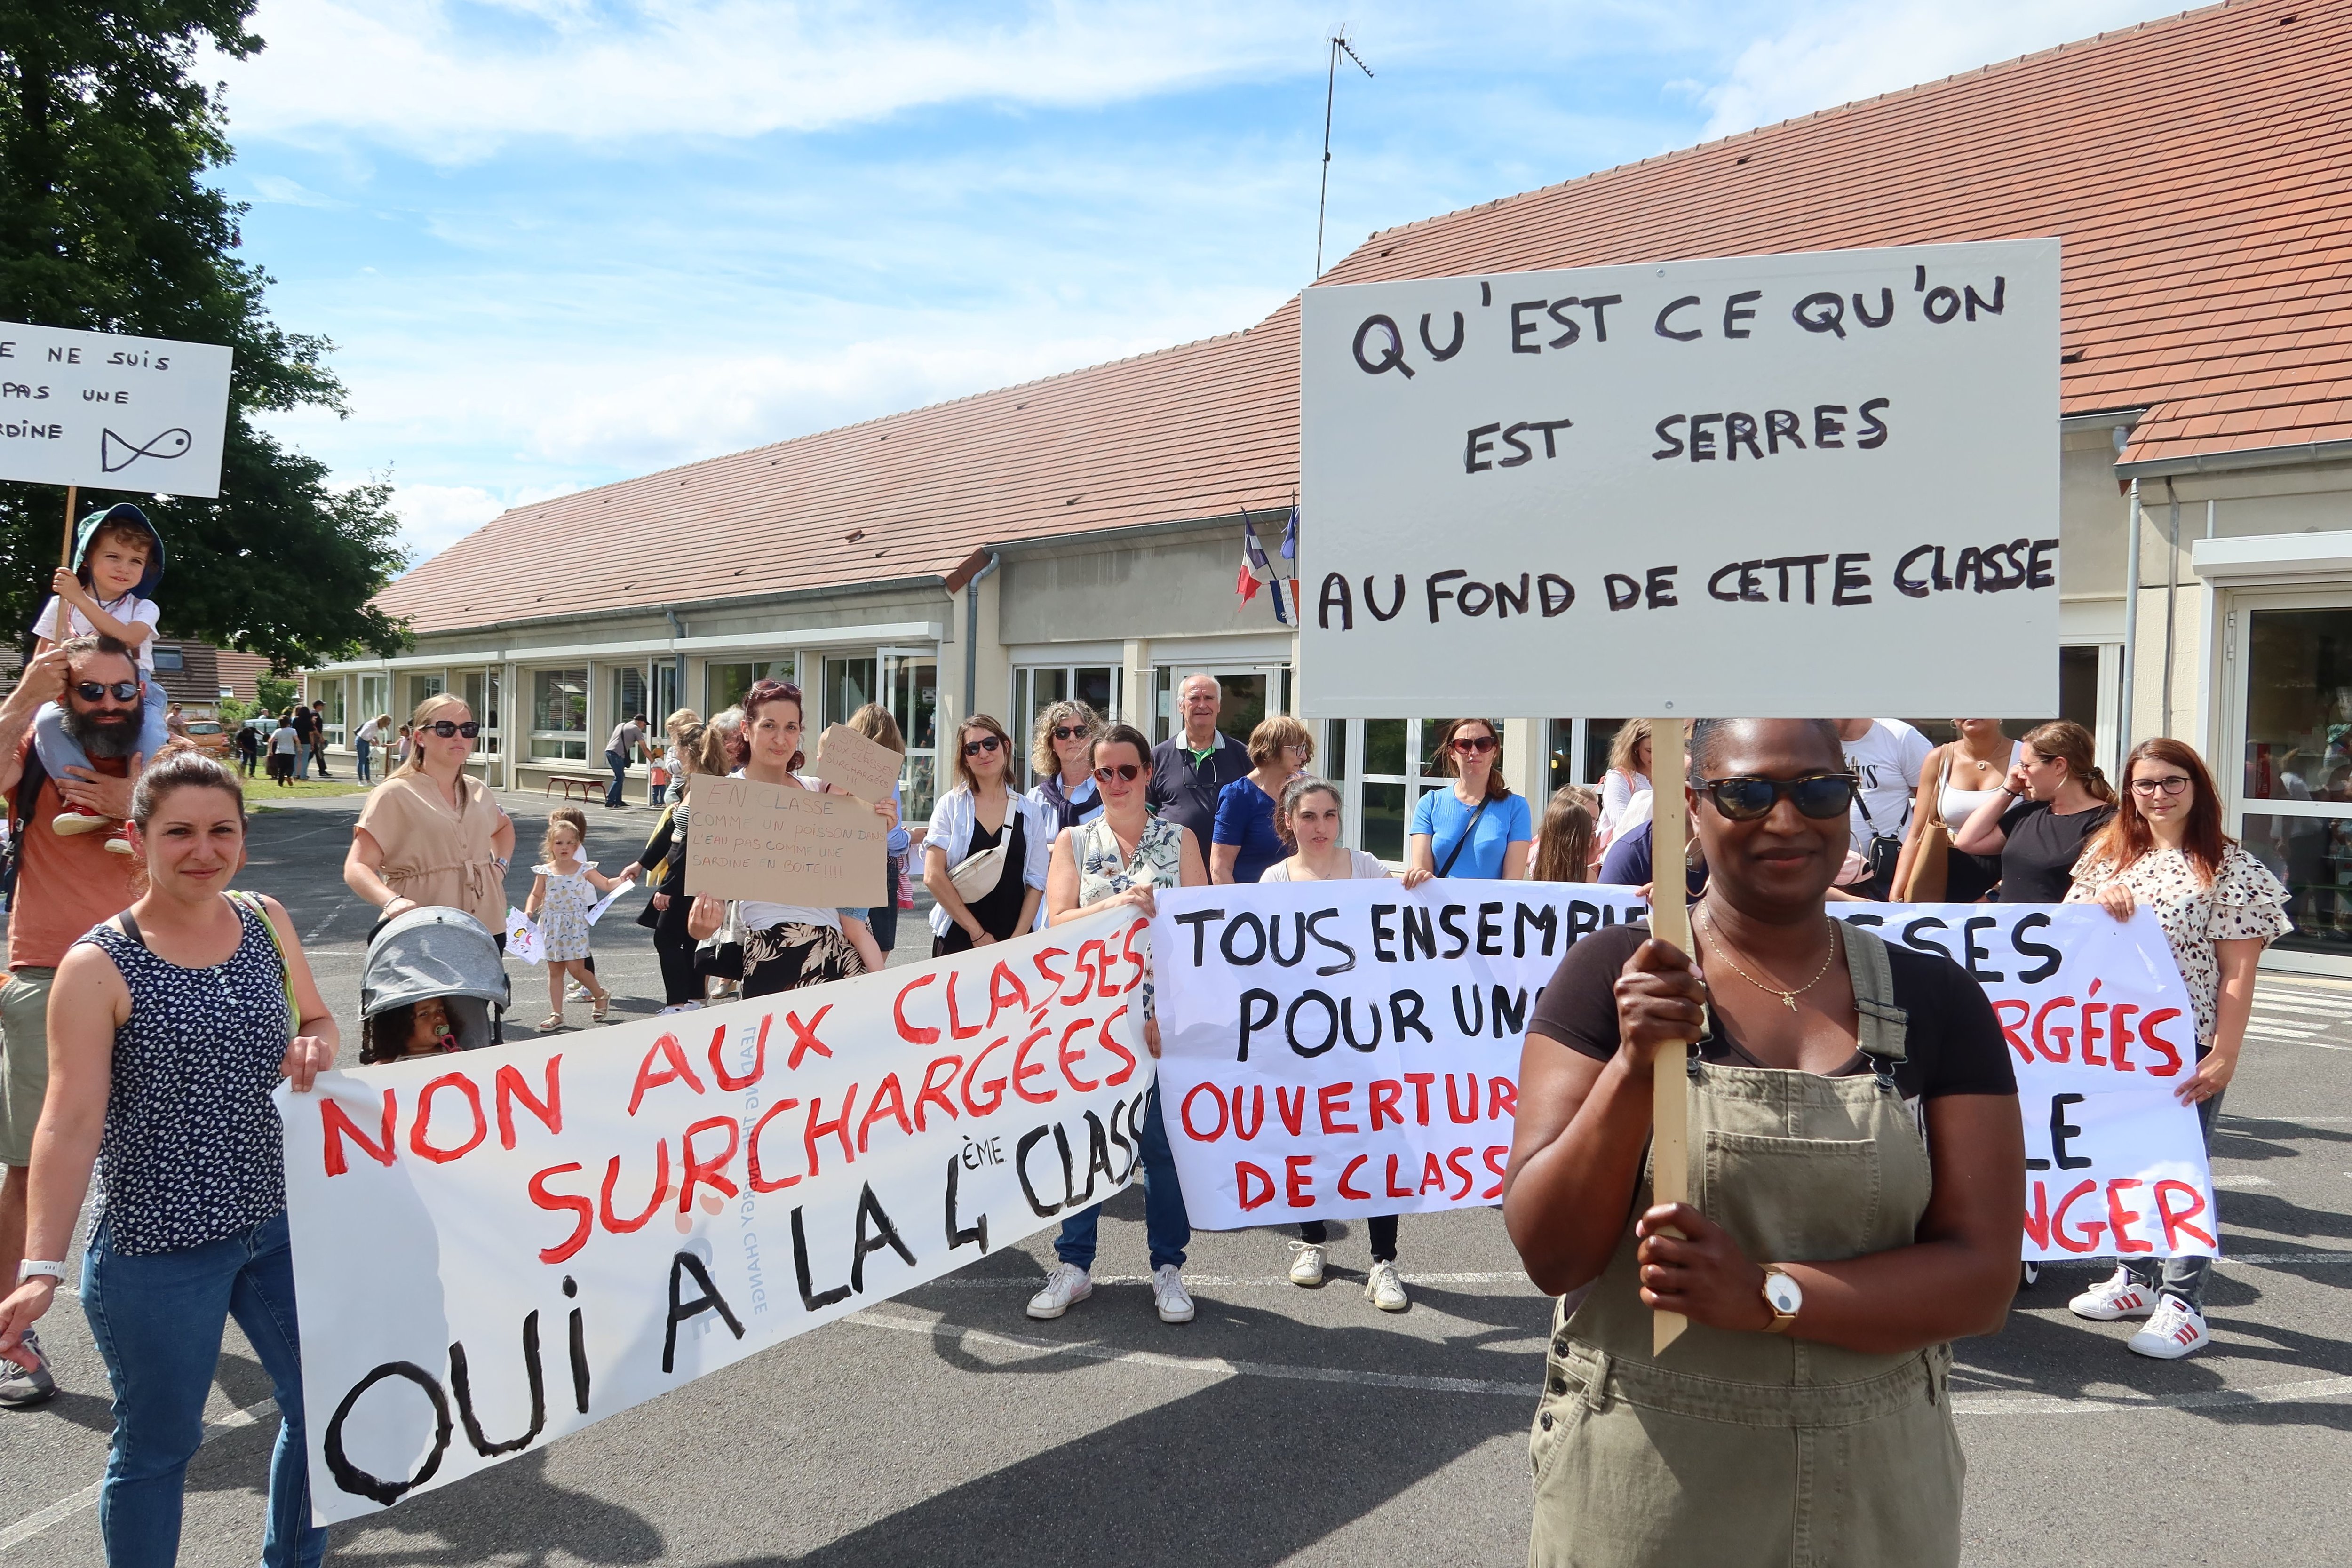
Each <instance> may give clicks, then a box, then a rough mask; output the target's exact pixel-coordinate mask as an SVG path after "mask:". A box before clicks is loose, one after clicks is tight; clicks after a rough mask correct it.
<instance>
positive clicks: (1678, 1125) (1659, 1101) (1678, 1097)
mask: <svg viewBox="0 0 2352 1568" xmlns="http://www.w3.org/2000/svg"><path fill="white" fill-rule="evenodd" d="M1684 761H1685V758H1684V750H1683V721H1681V720H1679V719H1655V720H1652V721H1651V722H1650V789H1651V795H1650V934H1651V935H1652V936H1653V937H1654V938H1656V939H1657V940H1658V941H1660V942H1671V943H1673V944H1674V945H1675V946H1676V947H1678V948H1680V949H1682V950H1683V952H1685V953H1687V952H1690V951H1691V929H1690V895H1689V892H1688V884H1687V882H1686V879H1685V874H1684V870H1683V866H1684V862H1685V859H1686V858H1688V853H1689V837H1690V814H1689V812H1688V810H1687V809H1686V808H1685V806H1684V805H1683V773H1684ZM1690 1048H1691V1047H1688V1046H1687V1045H1674V1046H1661V1047H1658V1055H1657V1059H1656V1060H1655V1061H1654V1063H1653V1064H1652V1065H1651V1068H1650V1079H1651V1094H1652V1096H1653V1097H1654V1098H1653V1100H1652V1101H1651V1110H1650V1119H1651V1120H1650V1170H1651V1191H1650V1201H1651V1202H1652V1203H1654V1204H1683V1203H1688V1202H1689V1201H1690V1100H1689V1095H1690V1084H1689V1074H1688V1071H1687V1068H1688V1065H1689V1057H1688V1055H1687V1053H1688V1051H1689V1050H1690ZM1668 1234H1669V1235H1675V1236H1679V1235H1680V1234H1681V1233H1680V1232H1669V1233H1668ZM1689 1326H1690V1322H1689V1320H1688V1319H1686V1318H1685V1317H1684V1316H1683V1315H1682V1314H1681V1313H1680V1312H1660V1313H1658V1314H1657V1315H1656V1319H1655V1321H1654V1324H1653V1325H1652V1330H1651V1342H1650V1349H1651V1351H1652V1352H1653V1353H1657V1352H1663V1351H1664V1349H1665V1348H1666V1347H1667V1346H1668V1345H1670V1344H1672V1343H1674V1342H1675V1340H1676V1339H1677V1338H1678V1337H1680V1335H1681V1333H1682V1331H1683V1330H1685V1329H1686V1328H1688V1327H1689Z"/></svg>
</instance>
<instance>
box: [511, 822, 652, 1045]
mask: <svg viewBox="0 0 2352 1568" xmlns="http://www.w3.org/2000/svg"><path fill="white" fill-rule="evenodd" d="M587 841H588V816H587V814H586V813H584V812H583V811H582V810H581V809H580V808H579V807H578V806H576V805H559V806H557V807H556V808H555V809H554V810H553V811H551V812H549V813H548V814H547V837H545V838H543V839H541V841H540V846H539V847H540V853H541V854H542V855H545V856H546V857H547V858H546V860H545V861H543V862H542V863H541V864H540V865H537V866H533V867H532V868H531V869H532V870H533V871H535V872H537V873H538V877H537V879H535V880H533V881H532V883H531V885H530V901H529V902H527V903H526V904H524V906H523V911H522V912H523V913H524V914H526V915H529V916H530V917H531V918H532V919H533V920H535V921H538V922H539V931H540V941H541V950H542V954H543V956H544V957H545V958H546V960H547V1005H548V1007H549V1009H550V1011H549V1013H548V1016H546V1017H544V1018H541V1020H540V1021H539V1026H540V1027H541V1028H542V1029H560V1028H562V1027H563V981H564V977H565V976H566V975H570V976H572V977H574V978H576V979H578V980H579V982H580V984H583V985H584V986H586V987H587V989H588V994H589V995H590V996H591V997H592V998H593V999H594V1001H595V1004H596V1010H595V1012H594V1013H593V1014H592V1015H590V1021H591V1022H593V1023H598V1024H601V1023H604V1021H605V1019H606V1017H607V1016H608V1010H609V1009H610V1008H611V1006H612V1005H613V994H612V993H611V992H609V991H607V990H605V989H604V987H602V986H601V985H599V984H597V983H596V974H595V972H594V971H593V970H592V969H590V968H589V967H588V965H587V964H586V963H584V962H583V960H585V959H586V958H587V956H588V929H589V928H588V911H589V910H593V909H594V908H595V907H596V900H597V896H598V895H599V894H603V893H609V892H611V891H612V890H613V889H614V888H617V887H619V886H621V884H622V883H624V882H626V881H629V880H631V879H634V878H635V875H636V868H635V867H631V868H627V869H625V870H624V871H623V872H622V873H621V875H620V876H619V877H617V878H614V877H607V876H605V875H604V873H603V872H601V871H599V870H597V869H596V868H595V867H593V866H587V865H583V864H582V863H581V859H580V848H581V846H582V845H583V844H585V843H586V842H587Z"/></svg>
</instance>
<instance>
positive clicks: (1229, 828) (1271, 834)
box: [1210, 779, 1290, 882]
mask: <svg viewBox="0 0 2352 1568" xmlns="http://www.w3.org/2000/svg"><path fill="white" fill-rule="evenodd" d="M1210 842H1211V843H1213V844H1229V845H1232V846H1234V847H1236V848H1238V849H1239V850H1240V851H1241V853H1240V854H1239V855H1237V856H1235V857H1234V881H1236V882H1255V881H1256V880H1257V879H1259V878H1260V877H1263V876H1264V875H1265V868H1267V867H1268V866H1271V865H1273V864H1274V863H1275V862H1276V861H1277V860H1280V859H1282V858H1284V857H1286V856H1287V855H1288V854H1289V853H1290V847H1289V846H1288V845H1286V844H1285V843H1283V841H1282V835H1280V834H1278V833H1276V831H1275V830H1274V797H1273V796H1272V795H1268V794H1266V793H1265V791H1264V790H1262V789H1260V788H1258V787H1257V785H1255V784H1252V783H1251V782H1250V781H1249V780H1247V779H1235V780H1234V782H1233V783H1231V784H1227V785H1226V786H1225V787H1224V788H1223V789H1222V790H1220V791H1218V792H1217V821H1216V827H1215V829H1214V832H1213V836H1212V837H1211V839H1210Z"/></svg>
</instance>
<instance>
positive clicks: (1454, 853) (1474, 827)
mask: <svg viewBox="0 0 2352 1568" xmlns="http://www.w3.org/2000/svg"><path fill="white" fill-rule="evenodd" d="M1482 816H1486V802H1485V801H1483V800H1482V801H1480V802H1479V803H1478V808H1477V809H1476V810H1475V811H1473V812H1472V813H1471V814H1470V820H1469V821H1467V822H1465V823H1464V824H1463V825H1462V837H1459V838H1457V839H1455V840H1454V847H1453V848H1451V849H1449V850H1447V851H1446V853H1445V864H1444V865H1443V866H1440V867H1439V868H1437V874H1438V875H1439V876H1441V877H1450V876H1452V875H1453V874H1454V862H1455V861H1456V860H1459V859H1461V858H1462V851H1464V850H1465V849H1467V848H1469V847H1470V836H1471V835H1472V834H1474V833H1475V832H1477V831H1478V819H1479V818H1480V817H1482Z"/></svg>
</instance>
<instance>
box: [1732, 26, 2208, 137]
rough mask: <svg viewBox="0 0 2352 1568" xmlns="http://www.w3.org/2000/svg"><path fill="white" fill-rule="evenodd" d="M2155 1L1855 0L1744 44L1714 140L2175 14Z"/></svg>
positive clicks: (1736, 62) (1733, 67)
mask: <svg viewBox="0 0 2352 1568" xmlns="http://www.w3.org/2000/svg"><path fill="white" fill-rule="evenodd" d="M2175 8H2176V7H2175V6H2173V5H2169V4H2163V3H2152V0H1969V4H1967V5H1954V4H1951V3H1950V0H1896V3H1894V4H1889V3H1887V0H1855V3H1850V4H1839V5H1823V6H1817V7H1812V8H1811V9H1810V10H1809V11H1808V12H1807V13H1806V14H1805V15H1803V16H1801V18H1800V19H1799V20H1797V21H1796V22H1795V23H1793V24H1791V25H1790V26H1785V27H1783V28H1781V29H1780V31H1778V32H1775V33H1770V34H1768V35H1766V36H1764V37H1759V38H1757V39H1756V40H1754V41H1753V42H1752V43H1750V44H1749V45H1748V47H1746V48H1745V49H1743V50H1742V51H1741V52H1740V54H1739V57H1738V59H1737V60H1736V61H1735V62H1734V63H1733V65H1732V68H1731V69H1730V72H1729V73H1728V75H1727V77H1726V78H1725V79H1723V80H1722V81H1720V82H1719V83H1717V85H1716V86H1715V87H1713V88H1711V89H1708V90H1707V91H1706V92H1705V93H1704V94H1703V95H1702V101H1703V102H1705V104H1706V107H1707V109H1708V110H1709V111H1710V112H1709V114H1708V117H1707V125H1706V136H1707V137H1708V138H1709V139H1713V138H1715V137H1717V136H1728V135H1731V134H1733V133H1735V132H1741V131H1748V130H1752V129H1754V128H1755V127H1757V126H1759V125H1769V124H1773V123H1775V122H1777V121H1782V120H1788V119H1792V118H1794V117H1796V116H1798V115H1802V114H1811V113H1813V112H1814V111H1816V110H1823V109H1830V108H1833V107H1835V106H1836V105H1838V104H1841V103H1850V102H1852V101H1853V100H1855V99H1860V98H1870V97H1874V96H1875V95H1877V94H1879V93H1883V92H1893V91H1895V90H1897V89H1902V88H1906V87H1912V86H1915V85H1916V84H1918V83H1921V82H1927V81H1934V80H1936V79H1938V78H1941V77H1947V76H1950V75H1952V74H1953V73H1954V72H1956V71H1967V70H1974V69H1976V68H1979V67H1980V66H1983V65H1987V64H1990V63H1991V62H1993V61H1996V60H2004V59H2011V58H2015V57H2017V56H2019V55H2022V54H2030V53H2032V52H2033V51H2034V50H2037V49H2046V48H2050V47H2053V46H2055V45H2059V44H2064V43H2071V42H2073V41H2074V40H2076V39H2079V38H2084V37H2090V36H2092V35H2094V34H2095V33H2098V32H2101V31H2104V30H2106V29H2109V28H2115V27H2123V26H2130V25H2132V24H2133V23H2135V22H2140V21H2145V20H2147V19H2148V18H2150V17H2152V16H2162V15H2166V14H2168V12H2169V11H2170V10H2172V9H2175Z"/></svg>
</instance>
